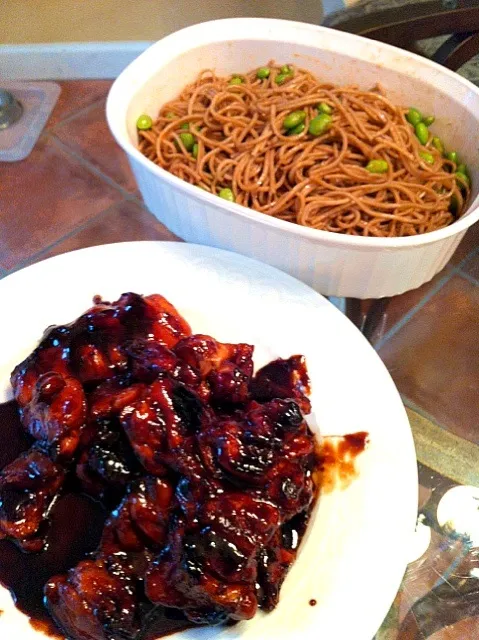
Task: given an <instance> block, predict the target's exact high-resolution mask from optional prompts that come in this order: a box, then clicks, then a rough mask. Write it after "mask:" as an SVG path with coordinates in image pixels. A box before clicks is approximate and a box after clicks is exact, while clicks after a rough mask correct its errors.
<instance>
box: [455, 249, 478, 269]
mask: <svg viewBox="0 0 479 640" xmlns="http://www.w3.org/2000/svg"><path fill="white" fill-rule="evenodd" d="M476 255H479V247H476V248H475V249H472V250H471V251H469V253H468V254H467V256H465V257H464V258H463V259H462V260H461V262H459V264H456V265H455V268H456V269H462V268H463V267H464V266H465V265H466V263H467V262H469V260H472V258H474V257H475V256H476Z"/></svg>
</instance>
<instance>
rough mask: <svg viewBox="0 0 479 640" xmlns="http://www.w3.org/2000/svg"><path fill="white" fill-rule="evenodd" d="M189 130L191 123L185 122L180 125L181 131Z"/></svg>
mask: <svg viewBox="0 0 479 640" xmlns="http://www.w3.org/2000/svg"><path fill="white" fill-rule="evenodd" d="M189 128H190V123H189V122H183V124H180V129H186V130H188V129H189Z"/></svg>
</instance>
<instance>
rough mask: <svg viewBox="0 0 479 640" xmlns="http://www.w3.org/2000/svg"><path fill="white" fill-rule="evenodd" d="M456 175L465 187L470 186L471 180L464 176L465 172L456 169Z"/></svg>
mask: <svg viewBox="0 0 479 640" xmlns="http://www.w3.org/2000/svg"><path fill="white" fill-rule="evenodd" d="M456 177H457V178H458V179H459V180H460V181H461V182H463V183H464V184H465V185H466V186H467V187H469V186H470V184H471V181H470V180H469V178H468V177H467V176H466V174H465V173H462V172H461V171H456Z"/></svg>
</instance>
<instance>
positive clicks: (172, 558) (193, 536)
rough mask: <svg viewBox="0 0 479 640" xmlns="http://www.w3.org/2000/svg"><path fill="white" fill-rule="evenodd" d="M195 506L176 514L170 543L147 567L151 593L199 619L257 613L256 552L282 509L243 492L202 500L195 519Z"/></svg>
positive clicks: (208, 621) (155, 600) (220, 619)
mask: <svg viewBox="0 0 479 640" xmlns="http://www.w3.org/2000/svg"><path fill="white" fill-rule="evenodd" d="M182 492H184V488H183V489H182ZM194 493H195V492H194V491H193V492H192V494H191V495H194ZM190 507H191V505H190ZM190 507H188V508H187V509H186V513H187V514H188V515H185V514H183V515H180V516H177V517H176V519H175V521H174V523H173V525H172V526H171V528H170V537H169V540H168V544H167V545H166V547H165V548H164V550H163V551H162V552H161V553H160V555H159V556H158V557H157V558H156V559H155V561H154V562H153V563H152V564H151V565H150V567H149V569H148V571H147V574H146V577H145V591H146V594H147V596H148V598H149V599H150V600H151V601H152V602H153V603H155V604H162V605H164V606H169V607H179V608H181V609H182V610H183V611H184V613H185V614H186V616H187V618H188V619H189V620H191V621H192V622H195V623H197V624H220V623H222V622H224V621H225V620H227V619H231V620H247V619H250V618H252V617H253V616H254V614H255V613H256V610H257V606H258V601H257V594H256V579H257V558H258V555H259V551H260V549H261V548H262V546H263V545H264V544H265V543H267V542H268V540H269V539H270V538H271V537H272V536H273V535H274V532H275V531H276V529H277V527H278V526H279V522H280V515H279V511H278V509H276V507H274V505H272V504H270V503H268V502H266V501H264V500H261V499H259V498H255V497H253V496H250V495H248V494H245V493H239V492H234V493H226V494H224V493H223V494H220V495H218V496H215V497H212V498H210V499H209V500H207V501H206V502H205V503H201V502H197V503H196V509H194V510H195V511H196V513H195V516H194V518H193V519H192V518H191V515H192V511H191V508H190Z"/></svg>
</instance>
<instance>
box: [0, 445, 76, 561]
mask: <svg viewBox="0 0 479 640" xmlns="http://www.w3.org/2000/svg"><path fill="white" fill-rule="evenodd" d="M64 478H65V473H64V471H63V469H62V468H61V467H60V466H59V465H58V464H56V463H54V462H52V461H51V460H50V459H49V458H48V457H47V456H46V455H45V454H44V453H43V452H42V451H40V450H39V449H37V448H36V447H32V448H31V449H29V450H28V451H26V452H25V453H22V454H21V455H20V456H19V457H18V458H17V459H16V460H14V461H13V462H11V463H10V464H8V465H7V466H6V467H4V468H3V469H2V471H1V472H0V538H1V537H7V538H9V539H10V540H12V541H13V542H15V543H16V544H17V545H18V546H19V547H20V548H21V549H23V550H24V551H39V550H40V549H41V548H42V547H43V544H44V541H43V536H42V531H41V525H42V522H43V521H44V519H45V518H46V517H47V516H48V512H49V510H50V507H51V506H52V503H53V501H54V500H55V498H56V496H57V495H58V492H59V490H60V488H61V486H62V484H63V481H64Z"/></svg>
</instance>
